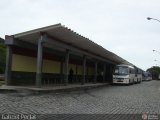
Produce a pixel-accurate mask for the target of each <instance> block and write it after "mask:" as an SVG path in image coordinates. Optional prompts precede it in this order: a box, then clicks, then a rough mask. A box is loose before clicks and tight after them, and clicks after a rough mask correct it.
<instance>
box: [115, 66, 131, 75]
mask: <svg viewBox="0 0 160 120" xmlns="http://www.w3.org/2000/svg"><path fill="white" fill-rule="evenodd" d="M114 74H115V75H128V74H129V69H128V67H125V66H117V67H116V68H115V71H114Z"/></svg>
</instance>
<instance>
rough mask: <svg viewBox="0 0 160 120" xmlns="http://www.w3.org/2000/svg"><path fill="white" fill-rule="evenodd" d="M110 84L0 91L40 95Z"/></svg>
mask: <svg viewBox="0 0 160 120" xmlns="http://www.w3.org/2000/svg"><path fill="white" fill-rule="evenodd" d="M109 85H110V84H101V85H91V86H89V85H88V86H83V85H82V86H76V87H70V88H65V87H64V88H63V87H62V88H59V89H37V88H29V87H28V88H27V87H25V88H14V87H13V88H9V89H7V88H0V93H19V94H21V95H24V96H26V95H39V94H46V93H69V92H73V91H85V90H89V89H95V88H100V87H105V86H109Z"/></svg>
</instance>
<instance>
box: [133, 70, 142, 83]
mask: <svg viewBox="0 0 160 120" xmlns="http://www.w3.org/2000/svg"><path fill="white" fill-rule="evenodd" d="M135 69H136V72H135V76H136V78H135V81H134V83H141V82H142V70H141V69H139V68H137V67H135Z"/></svg>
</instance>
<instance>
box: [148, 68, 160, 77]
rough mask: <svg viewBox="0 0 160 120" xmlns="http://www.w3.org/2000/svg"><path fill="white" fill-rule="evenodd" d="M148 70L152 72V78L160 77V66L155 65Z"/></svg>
mask: <svg viewBox="0 0 160 120" xmlns="http://www.w3.org/2000/svg"><path fill="white" fill-rule="evenodd" d="M147 71H148V72H150V73H151V74H152V78H153V79H155V80H157V79H159V75H160V67H158V66H153V67H151V68H148V69H147Z"/></svg>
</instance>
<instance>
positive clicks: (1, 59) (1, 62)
mask: <svg viewBox="0 0 160 120" xmlns="http://www.w3.org/2000/svg"><path fill="white" fill-rule="evenodd" d="M5 59H6V46H5V45H4V44H3V43H0V73H2V74H3V73H4V71H5V61H6V60H5Z"/></svg>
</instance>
